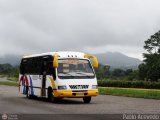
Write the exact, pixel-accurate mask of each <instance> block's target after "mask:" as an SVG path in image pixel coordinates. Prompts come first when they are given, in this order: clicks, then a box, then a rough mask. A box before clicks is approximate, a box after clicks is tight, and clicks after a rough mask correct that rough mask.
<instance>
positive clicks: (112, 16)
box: [0, 0, 160, 58]
mask: <svg viewBox="0 0 160 120" xmlns="http://www.w3.org/2000/svg"><path fill="white" fill-rule="evenodd" d="M159 4H160V2H159V0H152V1H151V0H121V1H120V0H101V1H97V0H76V1H75V0H67V1H66V0H61V1H59V0H55V1H52V0H48V1H43V0H38V1H33V0H26V1H24V0H23V1H22V0H17V1H9V0H2V1H0V18H1V19H0V50H1V53H0V55H2V54H7V53H10V54H11V53H17V54H23V53H29V52H31V53H36V52H38V53H39V52H45V51H57V50H77V51H87V52H99V53H100V52H104V51H118V52H122V53H124V54H126V55H129V56H134V57H138V58H141V57H140V55H141V54H142V52H144V50H143V42H144V40H146V39H147V38H149V36H150V35H151V34H154V33H155V32H157V31H158V30H159V27H160V22H159V21H160V14H159V12H160V7H159Z"/></svg>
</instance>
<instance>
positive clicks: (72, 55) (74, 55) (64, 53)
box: [23, 51, 85, 58]
mask: <svg viewBox="0 0 160 120" xmlns="http://www.w3.org/2000/svg"><path fill="white" fill-rule="evenodd" d="M55 53H57V54H58V57H59V58H84V55H85V54H84V53H82V52H72V51H58V52H47V53H41V54H33V55H26V56H23V58H32V57H39V56H47V55H51V56H54V54H55Z"/></svg>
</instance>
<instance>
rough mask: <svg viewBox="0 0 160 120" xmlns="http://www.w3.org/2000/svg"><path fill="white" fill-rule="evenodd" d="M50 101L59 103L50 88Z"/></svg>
mask: <svg viewBox="0 0 160 120" xmlns="http://www.w3.org/2000/svg"><path fill="white" fill-rule="evenodd" d="M48 100H49V101H50V102H54V103H56V102H58V98H56V97H54V95H53V90H52V88H50V87H49V88H48Z"/></svg>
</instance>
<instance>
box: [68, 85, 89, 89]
mask: <svg viewBox="0 0 160 120" xmlns="http://www.w3.org/2000/svg"><path fill="white" fill-rule="evenodd" d="M69 87H70V88H71V89H88V87H89V85H69Z"/></svg>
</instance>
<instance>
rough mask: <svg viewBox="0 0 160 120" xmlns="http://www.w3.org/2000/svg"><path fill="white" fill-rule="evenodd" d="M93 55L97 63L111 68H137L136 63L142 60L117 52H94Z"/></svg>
mask: <svg viewBox="0 0 160 120" xmlns="http://www.w3.org/2000/svg"><path fill="white" fill-rule="evenodd" d="M95 56H96V57H97V58H98V60H99V63H101V64H103V65H109V66H111V67H112V68H124V69H125V68H126V69H129V68H132V69H137V68H138V65H139V64H141V63H142V61H141V60H139V59H137V58H132V57H128V56H126V55H124V54H122V53H119V52H107V53H103V54H95Z"/></svg>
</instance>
